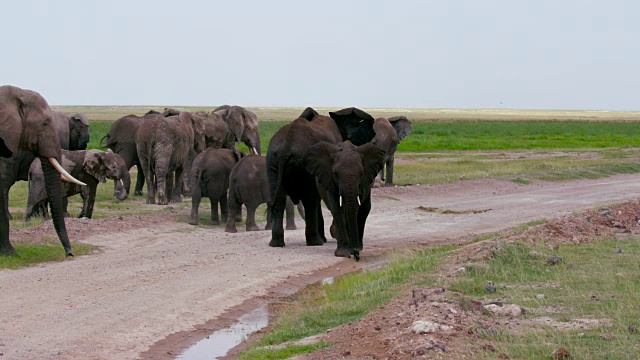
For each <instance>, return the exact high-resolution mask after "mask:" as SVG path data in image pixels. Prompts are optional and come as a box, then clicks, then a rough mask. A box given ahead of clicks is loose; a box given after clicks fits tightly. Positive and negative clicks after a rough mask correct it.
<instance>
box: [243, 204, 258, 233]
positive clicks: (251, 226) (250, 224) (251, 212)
mask: <svg viewBox="0 0 640 360" xmlns="http://www.w3.org/2000/svg"><path fill="white" fill-rule="evenodd" d="M246 207H247V223H246V228H247V231H259V230H260V228H259V227H258V225H257V224H256V207H257V206H255V205H254V204H251V205H246Z"/></svg>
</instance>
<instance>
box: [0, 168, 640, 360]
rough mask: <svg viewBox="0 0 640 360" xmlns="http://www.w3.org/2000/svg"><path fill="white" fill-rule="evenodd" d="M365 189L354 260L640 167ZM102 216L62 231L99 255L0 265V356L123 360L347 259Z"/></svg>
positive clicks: (550, 201)
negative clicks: (360, 247) (573, 176)
mask: <svg viewBox="0 0 640 360" xmlns="http://www.w3.org/2000/svg"><path fill="white" fill-rule="evenodd" d="M373 194H374V195H373V196H374V199H373V209H372V212H371V215H370V217H369V221H368V222H367V230H366V234H365V250H364V252H363V253H362V255H363V261H362V263H364V264H366V263H367V262H368V261H371V260H370V259H372V258H373V256H372V255H373V254H376V253H380V252H382V251H384V250H385V249H388V248H391V247H396V246H403V245H414V244H419V243H422V244H437V243H454V242H456V241H460V240H459V239H460V238H462V237H470V236H476V235H480V234H484V233H492V232H496V231H500V230H502V229H505V228H508V227H512V226H516V225H519V224H522V223H525V222H528V221H531V220H536V219H542V218H551V217H556V216H560V215H563V214H567V213H570V212H573V211H575V210H580V209H586V208H590V207H594V206H598V205H604V204H610V203H615V202H621V201H625V200H630V199H637V198H638V197H640V175H619V176H614V177H610V178H606V179H598V180H580V181H572V182H564V183H542V182H540V183H535V184H530V185H518V184H514V183H511V182H506V181H497V180H480V181H464V182H457V183H450V184H438V185H428V186H409V187H397V188H385V189H374V192H373ZM429 208H433V209H429ZM446 210H455V211H449V212H447V211H446ZM327 218H328V216H327ZM126 220H127V219H126V218H125V221H126ZM113 221H114V222H113V223H114V224H116V225H115V226H112V228H111V231H109V233H100V234H96V235H93V236H87V237H84V238H77V237H76V238H74V239H73V240H75V241H84V242H87V243H91V244H96V245H99V246H102V247H103V249H104V251H103V252H102V253H100V254H97V255H91V256H84V257H79V258H76V259H73V260H70V261H64V262H60V263H48V264H43V265H40V266H37V267H32V268H27V269H21V270H5V271H0V302H1V306H0V353H3V357H2V358H3V359H80V358H82V359H88V358H90V359H133V358H136V357H138V356H140V354H141V353H142V352H144V351H145V350H147V349H148V348H149V347H150V346H152V345H153V344H154V343H156V342H157V341H159V340H161V339H163V338H165V337H166V336H168V335H170V334H172V333H175V332H179V331H188V330H190V329H193V327H194V326H196V325H198V324H203V323H205V322H206V321H208V320H211V319H215V318H216V317H218V316H220V314H222V313H223V312H224V311H225V309H228V308H230V307H233V306H236V305H238V304H241V303H242V302H243V301H245V300H247V299H250V298H254V297H259V296H265V295H267V291H268V289H269V288H273V287H274V286H276V285H278V284H282V283H283V282H286V281H287V280H288V279H291V278H292V277H295V276H299V275H306V274H312V273H313V272H314V271H318V270H319V269H323V268H327V267H343V268H345V267H349V266H351V267H352V266H353V265H354V262H353V260H347V261H342V259H339V258H336V257H334V256H333V251H334V250H335V241H330V242H329V243H328V244H326V245H325V246H322V247H313V248H310V247H306V246H304V230H302V229H299V230H295V231H288V232H286V234H285V241H286V242H287V246H286V247H285V248H280V249H273V248H269V247H268V246H267V243H268V242H269V238H270V233H269V232H253V233H245V232H244V230H240V231H241V232H239V233H237V234H227V233H224V232H223V229H222V228H217V229H213V230H212V229H202V228H194V227H191V226H189V225H187V224H183V223H177V222H170V221H169V222H165V223H163V224H162V225H157V224H153V226H150V227H142V228H139V229H136V230H126V231H119V229H118V226H117V221H118V220H117V219H114V220H113ZM301 223H302V222H301V221H300V222H299V224H301ZM86 226H87V227H90V226H91V221H87V222H86ZM341 261H342V262H341Z"/></svg>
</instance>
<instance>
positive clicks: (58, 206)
mask: <svg viewBox="0 0 640 360" xmlns="http://www.w3.org/2000/svg"><path fill="white" fill-rule="evenodd" d="M40 163H41V165H42V172H43V173H44V180H45V188H46V190H47V198H48V200H49V205H50V206H51V218H52V220H53V226H54V227H55V229H56V232H57V233H58V238H59V239H60V242H61V243H62V246H63V247H64V251H65V254H66V255H67V256H73V253H72V252H71V243H70V242H69V236H68V235H67V228H66V226H65V224H64V213H63V210H64V209H63V207H62V192H63V191H62V183H61V180H60V173H58V171H56V169H55V168H54V167H53V165H52V164H51V163H49V159H47V158H45V157H41V158H40Z"/></svg>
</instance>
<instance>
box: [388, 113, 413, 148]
mask: <svg viewBox="0 0 640 360" xmlns="http://www.w3.org/2000/svg"><path fill="white" fill-rule="evenodd" d="M388 120H389V123H391V126H393V128H394V129H395V130H396V133H397V134H398V142H400V141H402V139H404V138H405V137H407V135H409V133H410V132H411V121H409V119H407V117H406V116H394V117H390V118H389V119H388Z"/></svg>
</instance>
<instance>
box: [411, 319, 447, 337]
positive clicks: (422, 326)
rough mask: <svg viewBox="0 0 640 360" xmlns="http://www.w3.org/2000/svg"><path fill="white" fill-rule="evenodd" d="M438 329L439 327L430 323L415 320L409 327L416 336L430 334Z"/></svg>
mask: <svg viewBox="0 0 640 360" xmlns="http://www.w3.org/2000/svg"><path fill="white" fill-rule="evenodd" d="M439 329H440V325H438V323H434V322H431V321H423V320H416V321H414V322H413V325H411V330H412V331H413V332H414V333H416V334H431V333H434V332H436V331H438V330H439Z"/></svg>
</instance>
